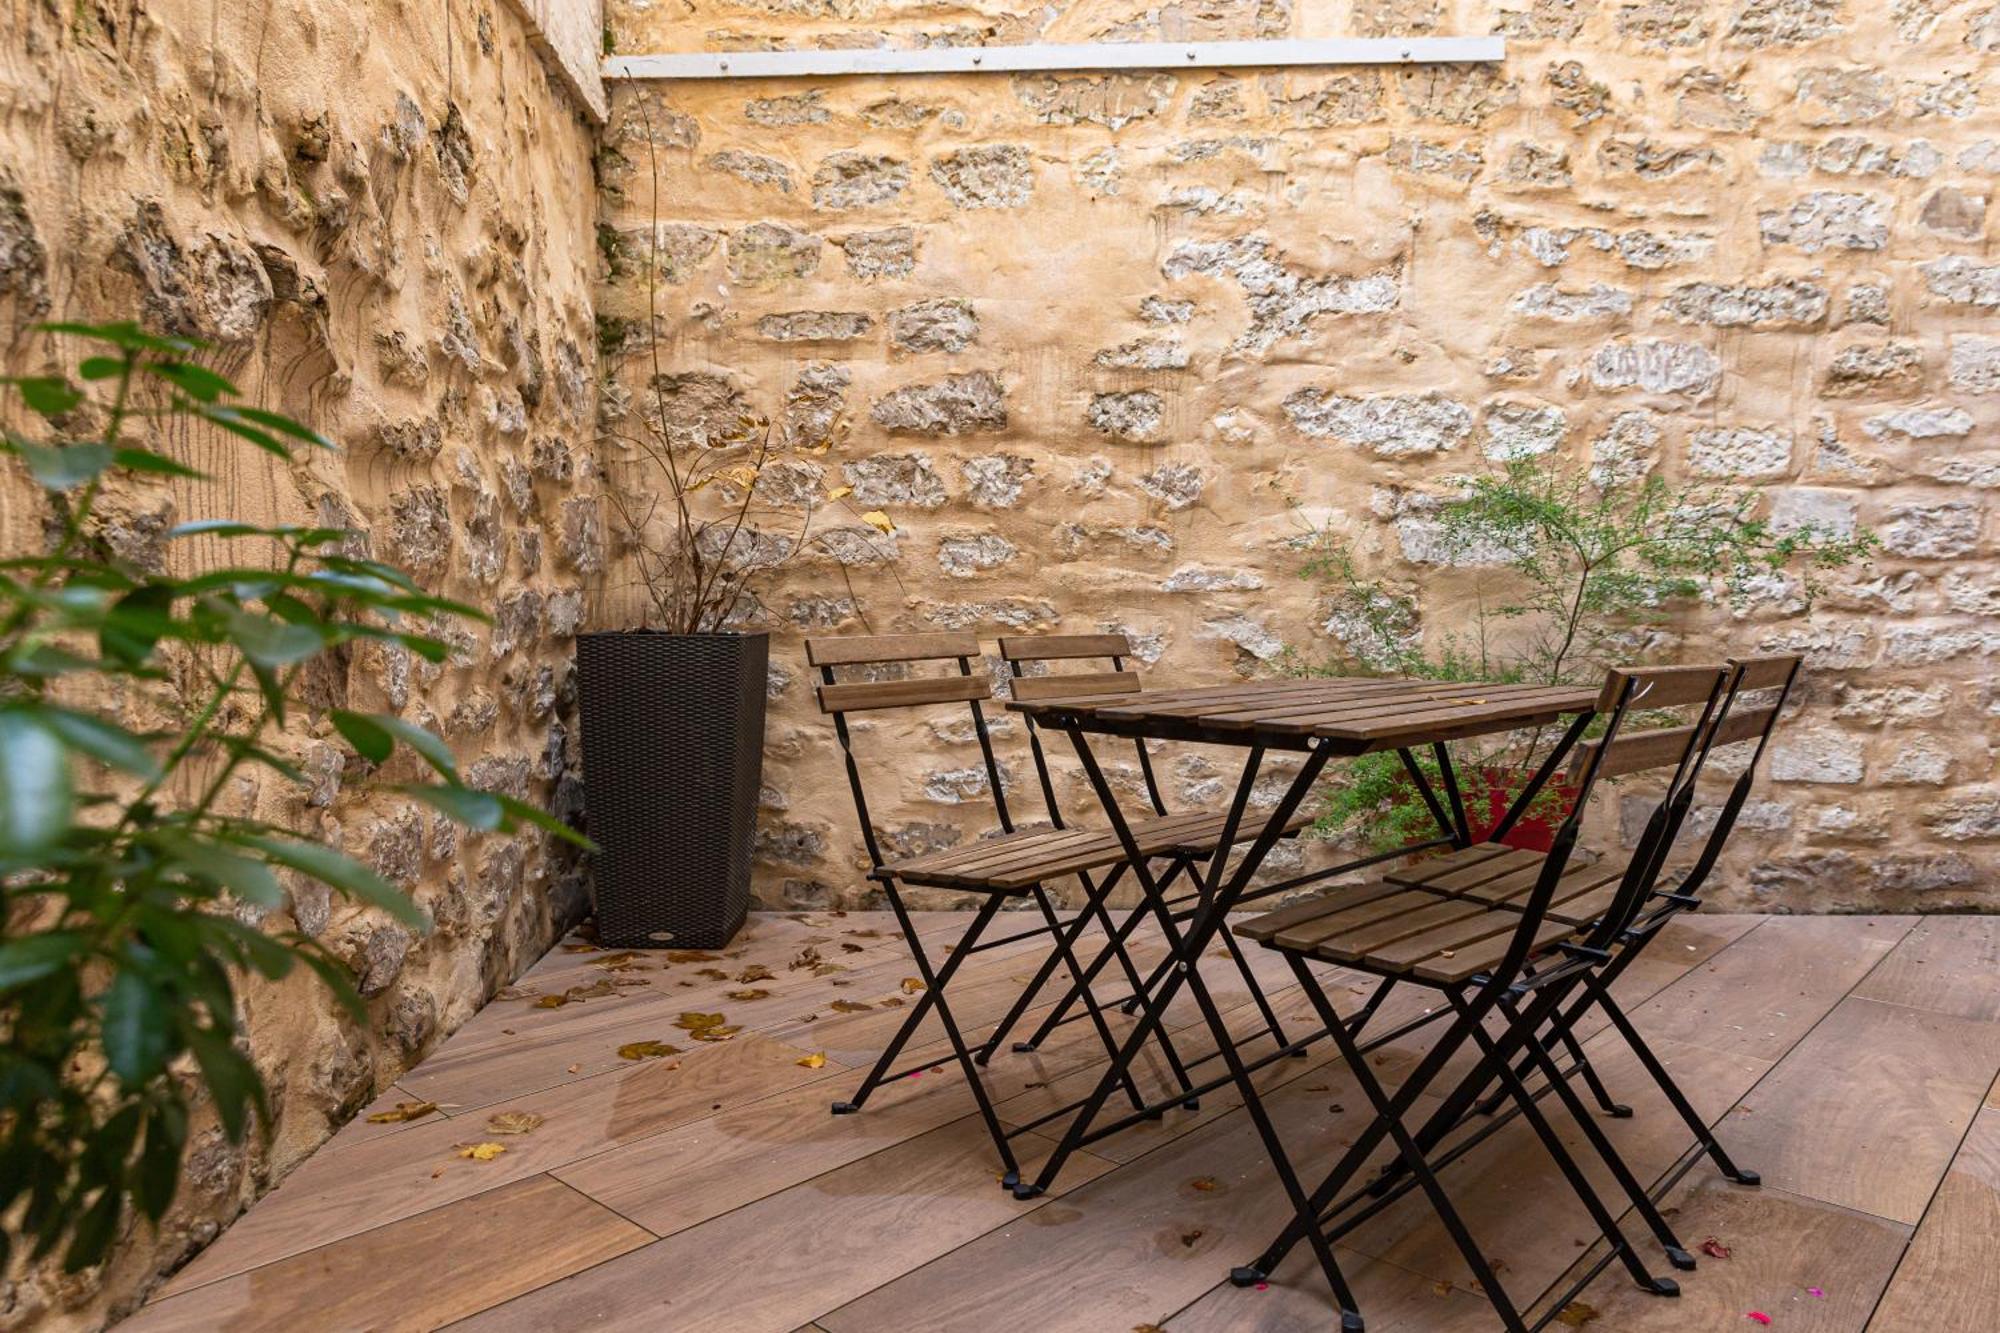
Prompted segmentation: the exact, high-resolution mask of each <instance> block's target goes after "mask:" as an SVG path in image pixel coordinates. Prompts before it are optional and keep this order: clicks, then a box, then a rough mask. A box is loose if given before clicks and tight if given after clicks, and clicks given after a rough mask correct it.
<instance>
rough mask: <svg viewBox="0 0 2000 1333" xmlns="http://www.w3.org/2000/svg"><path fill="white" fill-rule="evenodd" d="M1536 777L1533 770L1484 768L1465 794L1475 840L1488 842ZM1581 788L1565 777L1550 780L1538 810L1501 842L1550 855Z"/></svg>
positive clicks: (1466, 808) (1466, 813) (1466, 814)
mask: <svg viewBox="0 0 2000 1333" xmlns="http://www.w3.org/2000/svg"><path fill="white" fill-rule="evenodd" d="M1534 776H1535V772H1534V770H1533V769H1530V768H1482V769H1480V770H1479V774H1478V777H1477V778H1475V779H1474V780H1473V781H1472V782H1471V783H1468V784H1467V791H1466V793H1465V818H1466V822H1467V823H1469V824H1470V825H1471V826H1472V840H1473V841H1474V842H1484V841H1486V839H1487V837H1488V835H1490V834H1491V833H1492V832H1493V830H1494V829H1496V828H1498V827H1499V826H1500V821H1501V820H1502V819H1504V818H1506V816H1507V807H1508V806H1510V805H1512V804H1513V803H1514V798H1515V796H1517V795H1519V794H1520V792H1521V790H1522V789H1523V788H1525V787H1526V786H1527V785H1528V782H1529V781H1530V780H1531V779H1532V778H1533V777H1534ZM1576 795H1577V789H1576V788H1575V787H1574V786H1572V785H1571V784H1570V783H1568V782H1565V781H1563V780H1562V779H1561V778H1559V777H1558V778H1552V779H1550V781H1549V783H1548V785H1547V786H1545V787H1543V788H1542V795H1541V796H1540V797H1538V798H1537V799H1536V801H1535V805H1534V808H1533V809H1531V810H1530V812H1529V813H1527V814H1525V815H1522V816H1521V818H1520V819H1519V820H1518V821H1516V822H1515V824H1514V827H1513V828H1511V829H1509V830H1507V836H1506V837H1504V838H1502V839H1500V841H1501V842H1502V843H1504V844H1505V845H1507V846H1509V847H1520V848H1523V849H1525V850H1527V851H1531V852H1546V851H1548V850H1550V849H1551V848H1553V847H1554V846H1555V845H1556V826H1557V825H1559V824H1561V823H1562V821H1563V820H1564V819H1566V818H1568V817H1569V812H1570V807H1571V806H1573V805H1575V804H1576Z"/></svg>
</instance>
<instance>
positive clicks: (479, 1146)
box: [458, 1143, 507, 1162]
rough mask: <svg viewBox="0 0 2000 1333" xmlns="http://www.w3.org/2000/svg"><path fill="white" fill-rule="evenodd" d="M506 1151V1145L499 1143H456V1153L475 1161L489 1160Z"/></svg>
mask: <svg viewBox="0 0 2000 1333" xmlns="http://www.w3.org/2000/svg"><path fill="white" fill-rule="evenodd" d="M506 1151H507V1148H506V1146H505V1145H504V1144H499V1143H461V1144H459V1145H458V1155H459V1156H460V1157H467V1158H470V1159H471V1160H473V1161H475V1162H490V1161H492V1160H493V1159H494V1158H496V1157H498V1156H499V1155H500V1154H501V1153H503V1152H506Z"/></svg>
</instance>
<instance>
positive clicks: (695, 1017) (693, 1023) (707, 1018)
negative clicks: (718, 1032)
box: [674, 1009, 729, 1032]
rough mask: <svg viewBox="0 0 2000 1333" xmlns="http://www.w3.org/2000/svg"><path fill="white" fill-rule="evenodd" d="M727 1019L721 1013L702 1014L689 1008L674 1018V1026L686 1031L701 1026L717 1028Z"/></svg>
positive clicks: (699, 1028)
mask: <svg viewBox="0 0 2000 1333" xmlns="http://www.w3.org/2000/svg"><path fill="white" fill-rule="evenodd" d="M728 1021H729V1020H728V1019H726V1018H724V1017H723V1016H722V1015H721V1014H704V1013H702V1012H700V1011H699V1010H693V1009H691V1010H688V1011H687V1012H685V1013H683V1014H682V1015H681V1016H680V1017H679V1018H676V1019H675V1020H674V1026H675V1027H677V1028H681V1029H683V1030H685V1031H688V1032H698V1031H700V1030H701V1029H702V1028H719V1027H721V1026H722V1025H723V1024H724V1023H727V1022H728Z"/></svg>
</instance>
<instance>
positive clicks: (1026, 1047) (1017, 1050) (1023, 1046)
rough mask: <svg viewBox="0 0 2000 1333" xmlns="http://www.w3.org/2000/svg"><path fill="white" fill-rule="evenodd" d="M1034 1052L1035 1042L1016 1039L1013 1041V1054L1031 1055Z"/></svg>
mask: <svg viewBox="0 0 2000 1333" xmlns="http://www.w3.org/2000/svg"><path fill="white" fill-rule="evenodd" d="M1034 1052H1035V1043H1033V1042H1032V1041H1017V1042H1015V1043H1014V1054H1016V1055H1033V1054H1034Z"/></svg>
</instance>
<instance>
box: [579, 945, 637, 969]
mask: <svg viewBox="0 0 2000 1333" xmlns="http://www.w3.org/2000/svg"><path fill="white" fill-rule="evenodd" d="M638 957H639V955H638V954H637V953H635V952H634V951H632V950H631V949H627V950H625V952H623V953H608V954H606V955H604V957H602V958H593V959H591V960H590V965H591V966H592V967H601V968H604V969H606V970H607V971H609V970H610V969H612V968H619V967H624V966H626V965H627V964H629V963H633V962H636V961H637V960H638Z"/></svg>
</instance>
